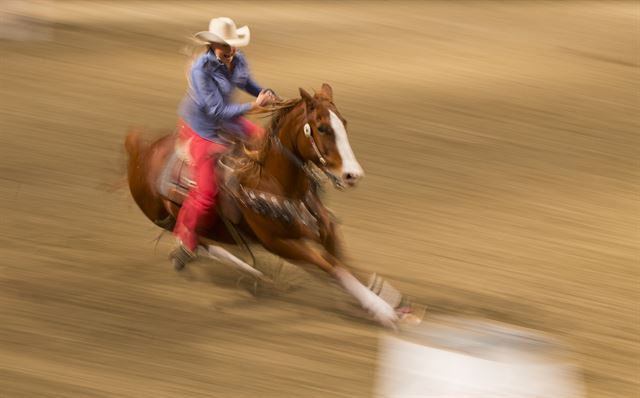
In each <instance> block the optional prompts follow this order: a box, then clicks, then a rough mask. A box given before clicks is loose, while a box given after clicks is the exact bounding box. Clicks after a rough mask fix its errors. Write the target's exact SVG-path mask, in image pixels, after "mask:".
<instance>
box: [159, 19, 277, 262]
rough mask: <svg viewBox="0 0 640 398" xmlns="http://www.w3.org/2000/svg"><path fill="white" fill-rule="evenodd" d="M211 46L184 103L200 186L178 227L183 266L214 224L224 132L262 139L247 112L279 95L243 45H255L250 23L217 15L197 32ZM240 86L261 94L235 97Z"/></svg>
mask: <svg viewBox="0 0 640 398" xmlns="http://www.w3.org/2000/svg"><path fill="white" fill-rule="evenodd" d="M195 37H196V38H197V39H198V40H200V41H202V42H204V43H206V46H207V50H206V52H204V53H203V54H201V55H200V56H198V57H197V58H196V59H195V60H194V62H193V63H192V65H191V69H190V73H189V88H188V91H187V95H185V97H184V99H183V101H182V104H181V105H180V112H179V113H180V116H181V119H180V124H179V130H180V138H181V139H183V140H189V141H190V144H189V154H190V158H191V172H192V173H191V174H192V179H193V181H194V182H195V186H194V187H192V188H191V190H190V191H189V195H188V196H187V198H186V200H185V201H184V204H183V205H182V209H181V210H180V213H179V215H178V219H177V222H176V226H175V228H174V230H173V232H174V235H175V236H176V238H177V240H178V242H179V245H178V247H177V248H176V249H175V250H174V251H173V252H172V253H171V259H172V261H173V264H174V266H175V267H176V268H177V269H181V268H182V267H184V265H185V264H186V263H188V262H189V261H191V260H193V259H194V258H195V250H196V248H197V242H198V235H199V234H202V231H203V230H204V229H206V228H207V227H209V226H211V225H213V223H214V221H215V217H216V213H215V203H216V195H217V193H218V187H217V183H216V175H215V172H214V166H215V162H216V159H215V158H216V156H217V155H218V154H220V153H221V152H223V151H224V150H225V148H226V147H225V142H224V141H223V139H222V137H221V136H220V133H221V132H223V131H224V132H225V133H231V134H233V135H236V136H249V137H250V138H253V139H256V138H260V137H262V136H263V135H264V129H263V128H261V127H259V126H257V125H255V124H254V123H252V122H250V121H249V120H248V119H246V118H244V117H243V116H242V115H244V114H245V113H246V112H248V111H250V110H253V109H256V108H259V107H262V106H265V105H268V104H270V103H272V102H274V101H275V100H276V97H275V94H274V93H273V91H271V90H262V88H261V87H260V86H259V85H258V84H257V83H256V82H255V81H254V80H253V79H252V78H251V74H250V72H249V67H248V65H247V62H246V60H245V57H244V55H243V54H242V53H240V52H238V51H237V48H238V47H244V46H246V45H248V44H249V39H250V32H249V27H248V26H243V27H241V28H239V29H236V25H235V23H234V22H233V20H231V19H230V18H225V17H221V18H214V19H212V20H211V21H210V23H209V30H208V31H204V32H199V33H196V34H195ZM235 87H238V88H241V89H243V90H244V91H246V92H247V93H249V94H251V95H253V96H254V97H256V100H255V101H254V102H249V103H245V104H235V103H231V102H230V97H231V94H232V92H233V91H234V88H235Z"/></svg>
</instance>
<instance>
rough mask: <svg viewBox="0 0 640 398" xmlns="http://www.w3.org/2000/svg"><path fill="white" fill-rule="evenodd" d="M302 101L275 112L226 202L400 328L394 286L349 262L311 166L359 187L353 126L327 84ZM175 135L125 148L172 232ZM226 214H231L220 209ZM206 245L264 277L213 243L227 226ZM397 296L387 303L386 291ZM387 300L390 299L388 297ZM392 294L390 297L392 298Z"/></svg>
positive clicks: (147, 199) (275, 243) (225, 193)
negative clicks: (367, 279)
mask: <svg viewBox="0 0 640 398" xmlns="http://www.w3.org/2000/svg"><path fill="white" fill-rule="evenodd" d="M300 95H301V98H299V99H294V100H289V101H287V102H286V103H285V104H284V105H282V106H280V107H279V109H278V110H276V111H274V113H273V115H272V121H271V125H270V128H269V129H268V135H267V138H266V139H265V142H264V143H263V145H262V148H261V149H260V150H259V151H257V152H253V153H250V152H248V151H245V156H244V162H243V164H244V166H243V167H241V168H240V169H238V170H236V171H235V184H234V186H235V189H228V188H227V189H223V190H222V191H221V192H220V194H219V202H220V201H224V200H223V198H221V197H226V198H232V199H233V202H234V203H235V208H236V212H237V210H239V212H237V213H239V214H240V215H241V216H240V217H236V219H237V221H236V226H237V228H238V229H239V230H240V231H242V232H243V233H244V234H245V235H246V236H249V237H251V238H252V239H255V240H256V241H258V242H259V243H260V244H262V245H263V246H264V247H265V248H266V249H267V250H269V251H271V252H272V253H274V254H276V255H278V256H280V257H283V258H285V259H287V260H290V261H292V262H294V263H307V264H309V263H310V264H313V265H316V266H317V267H320V268H321V269H322V270H324V271H325V272H327V273H328V274H329V275H331V276H332V277H333V278H335V279H336V281H338V283H339V284H340V285H341V286H342V287H343V288H344V289H345V290H346V291H347V292H349V293H350V294H351V295H352V296H353V297H355V298H356V299H357V300H358V302H359V303H360V304H361V305H362V307H363V308H364V309H365V310H367V311H368V312H369V313H370V314H371V315H372V316H373V317H374V318H375V319H376V320H377V321H378V322H380V323H382V324H383V325H385V326H393V325H394V324H395V322H396V321H397V320H398V319H399V316H402V314H401V313H400V312H397V311H396V309H395V308H394V307H397V306H399V302H400V300H399V299H397V298H398V297H399V296H400V294H399V293H398V292H397V291H395V289H393V288H392V287H391V286H390V285H389V284H388V283H387V282H386V281H382V280H381V278H374V279H373V280H374V282H373V283H371V285H370V286H369V288H367V287H365V286H364V285H363V284H362V283H361V282H360V281H359V280H358V279H356V278H355V277H354V276H353V274H352V273H351V272H350V271H349V270H348V269H347V268H346V267H345V265H344V264H343V262H342V261H341V254H340V251H341V249H340V246H341V245H340V241H339V239H338V236H337V234H336V225H335V224H334V222H333V221H332V218H331V217H330V215H329V213H328V211H327V209H326V208H325V207H324V206H323V204H322V202H321V201H320V199H319V197H318V195H317V191H316V182H315V180H314V178H313V177H312V173H311V172H310V168H309V167H307V163H308V162H311V163H313V164H315V165H316V166H317V168H319V169H320V170H322V171H323V172H324V173H325V174H326V175H327V176H328V177H329V179H330V180H331V181H332V182H333V184H334V185H335V186H336V187H337V188H339V189H343V188H348V187H353V186H355V185H356V183H357V182H358V180H359V179H360V178H361V177H363V175H364V173H363V170H362V168H361V167H360V165H359V164H358V161H357V160H356V158H355V156H354V154H353V151H352V150H351V147H350V145H349V140H348V138H347V130H346V121H345V119H344V118H343V117H342V116H341V114H340V112H339V111H338V109H337V107H336V105H335V104H334V102H333V92H332V89H331V87H330V86H329V85H328V84H323V85H322V88H321V89H320V91H319V92H317V93H316V94H315V95H314V96H311V95H310V94H308V93H307V92H306V91H304V90H303V89H300ZM176 140H177V137H176V136H175V135H167V136H164V137H162V138H160V139H158V140H157V141H155V142H153V143H151V144H150V145H145V144H143V143H142V141H141V140H140V138H139V134H137V133H135V132H130V133H129V134H128V135H127V138H126V143H125V146H126V148H127V151H128V153H129V164H128V179H129V187H130V190H131V193H132V195H133V198H134V199H135V201H136V203H137V204H138V206H139V207H140V208H141V209H142V211H143V212H144V214H145V215H146V216H147V217H148V218H149V219H150V220H151V221H153V222H154V223H156V224H158V225H159V226H161V227H163V228H166V229H170V228H171V227H172V224H173V223H171V222H167V220H175V217H176V216H177V212H178V211H179V206H178V205H177V204H176V203H175V201H173V200H170V199H169V198H167V197H166V194H163V192H162V189H161V188H160V185H161V179H162V178H163V174H166V173H163V170H165V169H166V167H165V165H166V164H167V162H168V160H169V158H170V157H171V156H173V154H174V152H175V148H176ZM220 208H221V206H218V211H221V212H222V213H223V214H222V215H223V216H225V214H224V212H225V210H224V209H222V210H220ZM204 238H205V239H201V242H200V243H201V244H202V245H206V246H208V248H209V250H208V252H209V254H210V255H212V256H213V257H216V258H218V259H223V260H226V261H228V262H231V263H233V264H234V265H236V266H239V267H240V268H242V269H244V270H245V271H247V272H250V273H252V274H253V275H254V276H256V277H260V276H261V275H262V274H261V273H260V271H257V270H255V268H253V267H251V266H249V265H248V264H246V263H244V262H243V261H242V260H240V259H238V258H237V257H235V256H233V255H232V254H231V253H229V252H227V251H226V250H224V249H223V248H221V247H219V246H216V245H209V244H208V243H207V242H206V238H210V239H212V240H214V241H226V242H230V239H229V233H228V231H226V228H225V225H224V224H223V223H220V222H218V224H217V225H215V226H213V227H212V228H211V230H210V231H208V233H207V234H205V237H204ZM383 290H384V291H386V292H387V293H388V292H389V291H391V290H393V291H394V294H392V296H393V297H392V298H391V299H389V298H388V297H387V298H386V299H383V296H384V295H382V294H381V292H382V291H383ZM381 296H382V297H381ZM387 296H388V295H387Z"/></svg>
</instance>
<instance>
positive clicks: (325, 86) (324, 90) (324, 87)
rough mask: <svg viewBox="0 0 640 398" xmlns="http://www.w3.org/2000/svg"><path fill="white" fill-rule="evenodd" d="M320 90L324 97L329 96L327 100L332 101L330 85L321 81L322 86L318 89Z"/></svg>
mask: <svg viewBox="0 0 640 398" xmlns="http://www.w3.org/2000/svg"><path fill="white" fill-rule="evenodd" d="M320 92H321V93H322V94H323V95H324V96H325V97H327V98H329V101H333V89H332V88H331V86H330V85H328V84H327V83H323V84H322V88H321V89H320Z"/></svg>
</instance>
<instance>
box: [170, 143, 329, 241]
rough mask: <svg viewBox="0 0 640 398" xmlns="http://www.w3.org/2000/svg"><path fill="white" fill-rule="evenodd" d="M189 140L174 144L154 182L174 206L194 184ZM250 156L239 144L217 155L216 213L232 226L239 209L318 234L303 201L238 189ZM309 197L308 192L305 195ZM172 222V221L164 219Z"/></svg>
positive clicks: (311, 211) (314, 219)
mask: <svg viewBox="0 0 640 398" xmlns="http://www.w3.org/2000/svg"><path fill="white" fill-rule="evenodd" d="M189 143H190V142H189V141H188V140H187V141H182V140H177V141H176V147H175V150H174V151H173V153H172V154H171V156H169V159H168V161H167V163H166V165H165V166H164V169H163V170H162V173H161V174H160V178H159V181H158V185H159V186H158V191H159V192H160V194H161V196H162V197H163V198H164V199H165V200H167V201H169V202H170V203H171V204H173V205H174V206H181V205H182V203H183V202H184V200H185V199H186V197H187V195H188V194H189V190H190V189H192V188H193V187H194V186H195V185H196V183H195V181H193V179H192V178H191V170H190V167H189V162H190V159H189V155H188V154H189V150H188V149H189ZM252 156H253V155H252V154H251V152H247V150H246V149H245V148H244V146H242V145H231V146H229V147H228V149H227V151H225V152H223V153H221V154H220V155H219V156H218V160H217V167H216V170H215V172H216V177H217V180H218V199H217V205H216V212H217V213H218V214H219V215H221V216H222V217H223V218H224V219H226V220H228V221H230V222H231V223H232V224H236V225H237V224H239V223H240V221H241V219H242V212H241V210H240V209H241V207H243V208H249V209H251V210H252V211H253V212H255V213H258V214H261V215H263V216H267V217H270V218H272V219H275V220H279V221H281V222H284V223H287V224H297V225H298V227H299V228H302V229H304V230H306V231H307V232H308V235H309V236H310V237H313V236H317V235H318V234H319V229H318V228H319V227H318V218H317V213H316V212H315V209H314V208H313V206H310V205H309V204H308V201H307V200H306V199H303V200H299V201H292V200H289V199H287V198H284V197H280V196H277V195H274V194H270V193H268V192H262V191H256V190H253V189H249V188H246V187H244V186H242V185H241V184H240V182H239V178H238V176H239V174H240V173H242V172H243V171H246V170H247V168H249V167H251V165H252V164H253V161H254V160H252V159H251V157H252ZM308 194H309V195H311V194H312V193H311V192H308ZM167 221H175V220H167Z"/></svg>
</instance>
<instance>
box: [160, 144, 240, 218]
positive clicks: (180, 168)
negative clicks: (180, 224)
mask: <svg viewBox="0 0 640 398" xmlns="http://www.w3.org/2000/svg"><path fill="white" fill-rule="evenodd" d="M190 143H191V140H186V141H185V140H180V139H178V140H176V145H175V149H174V151H173V153H171V155H170V156H169V159H168V160H167V162H166V164H165V166H164V168H163V170H162V172H161V173H160V178H159V180H158V191H159V192H160V195H161V196H162V197H163V198H164V199H166V200H168V201H169V202H171V203H172V204H174V205H176V206H182V203H183V202H184V201H185V199H186V198H187V195H188V194H189V191H190V190H191V189H192V188H193V187H195V186H196V182H195V181H194V180H193V178H192V177H191V168H190V167H189V165H190V162H191V160H190V158H189V145H190ZM236 152H237V151H236V149H235V148H233V147H230V148H229V149H228V150H227V151H225V152H223V153H221V154H220V155H219V156H218V161H217V166H218V167H216V170H215V172H216V177H217V180H218V184H219V186H218V188H219V193H218V201H217V202H218V203H217V205H216V211H217V212H218V214H220V215H222V216H224V217H225V218H226V219H227V220H229V221H231V222H232V223H234V224H238V223H239V222H240V218H241V213H240V209H239V207H238V205H237V204H236V202H235V200H234V199H233V197H234V196H235V195H234V194H235V193H236V192H237V191H238V187H239V183H238V180H237V177H236V171H237V170H238V169H239V168H240V167H241V164H240V163H241V160H240V159H239V158H238V156H237V155H236Z"/></svg>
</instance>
